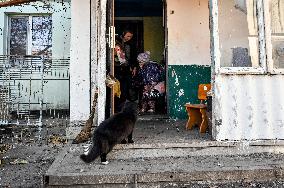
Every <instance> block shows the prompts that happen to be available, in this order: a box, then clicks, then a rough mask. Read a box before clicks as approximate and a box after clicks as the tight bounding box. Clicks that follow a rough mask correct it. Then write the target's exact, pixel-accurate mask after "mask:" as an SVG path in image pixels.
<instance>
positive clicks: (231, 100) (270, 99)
mask: <svg viewBox="0 0 284 188" xmlns="http://www.w3.org/2000/svg"><path fill="white" fill-rule="evenodd" d="M215 78H216V79H215V89H214V91H215V98H214V103H213V105H214V118H215V126H216V127H215V128H216V129H215V137H216V139H217V140H243V139H248V140H251V139H284V99H283V94H284V76H283V75H272V76H269V75H216V77H215Z"/></svg>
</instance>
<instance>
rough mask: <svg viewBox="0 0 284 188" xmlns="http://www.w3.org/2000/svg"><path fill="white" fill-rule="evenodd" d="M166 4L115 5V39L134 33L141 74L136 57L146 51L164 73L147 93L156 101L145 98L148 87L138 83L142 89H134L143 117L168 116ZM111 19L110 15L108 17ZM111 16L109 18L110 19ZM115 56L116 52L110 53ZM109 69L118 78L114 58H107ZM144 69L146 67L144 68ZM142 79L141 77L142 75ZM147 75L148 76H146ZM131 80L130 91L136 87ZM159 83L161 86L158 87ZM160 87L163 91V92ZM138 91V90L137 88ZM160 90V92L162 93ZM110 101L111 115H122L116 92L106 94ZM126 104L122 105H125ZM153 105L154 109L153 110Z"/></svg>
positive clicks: (158, 0)
mask: <svg viewBox="0 0 284 188" xmlns="http://www.w3.org/2000/svg"><path fill="white" fill-rule="evenodd" d="M164 7H165V6H164V3H163V0H151V1H150V0H138V1H137V0H116V1H113V7H112V8H111V9H109V10H113V12H112V14H113V18H112V20H113V23H112V24H113V26H114V27H115V37H116V38H118V37H122V33H123V31H125V30H130V31H132V32H133V38H132V39H131V40H130V41H129V45H130V46H131V47H130V49H131V56H130V57H131V61H132V62H135V63H136V66H137V70H138V72H139V71H141V69H142V66H139V63H138V62H137V56H138V55H139V54H140V53H144V52H146V51H149V52H150V60H151V62H153V63H154V64H155V66H156V65H157V66H158V67H159V69H161V71H160V72H159V74H161V75H160V77H161V79H160V80H159V81H158V82H155V83H154V84H152V86H151V87H152V89H151V91H149V90H148V91H146V92H148V93H150V95H151V94H152V93H153V92H155V93H154V96H155V97H153V98H151V99H150V98H146V97H145V88H146V87H145V86H146V85H143V83H142V82H140V81H139V85H140V86H139V87H137V88H135V90H136V92H137V94H136V95H137V101H138V102H139V111H140V113H139V114H140V115H141V116H153V115H155V116H165V115H167V106H168V105H167V103H168V102H167V93H166V89H165V87H166V85H167V84H166V83H167V79H166V75H167V74H166V72H167V63H166V49H165V46H166V45H165V43H166V40H165V24H164V23H166V22H165V21H164V19H165V18H164V14H163V13H164ZM109 15H110V14H109ZM109 15H108V16H109ZM107 51H108V52H110V53H113V54H112V55H114V54H115V50H107ZM108 61H112V62H110V63H109V65H110V67H109V68H108V72H112V71H111V70H113V72H112V73H113V75H115V71H116V69H115V68H114V64H115V63H114V61H115V58H108ZM144 68H145V66H144ZM139 75H140V74H139ZM147 75H148V74H147ZM119 81H120V82H122V83H120V85H123V84H124V83H123V82H124V80H119ZM132 82H134V81H133V80H132V77H131V78H130V84H129V87H133V84H132ZM158 83H159V84H158ZM160 86H162V87H163V88H162V89H160ZM135 87H136V86H135ZM159 89H160V90H159ZM107 94H108V95H109V96H110V97H107V99H111V100H109V101H108V102H109V103H107V104H109V105H108V106H107V109H111V110H110V112H111V113H110V114H112V113H114V112H117V111H119V110H120V109H119V108H120V107H121V105H120V104H119V102H118V101H119V100H116V98H117V97H116V96H114V93H113V92H108V93H107ZM122 102H123V101H122ZM153 105H154V107H153Z"/></svg>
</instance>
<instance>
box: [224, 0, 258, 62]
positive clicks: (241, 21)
mask: <svg viewBox="0 0 284 188" xmlns="http://www.w3.org/2000/svg"><path fill="white" fill-rule="evenodd" d="M218 7H219V37H220V53H221V59H220V61H221V62H220V63H221V66H222V67H255V68H257V67H259V53H258V29H257V28H258V26H257V19H256V10H257V8H256V0H219V1H218Z"/></svg>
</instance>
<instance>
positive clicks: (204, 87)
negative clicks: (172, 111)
mask: <svg viewBox="0 0 284 188" xmlns="http://www.w3.org/2000/svg"><path fill="white" fill-rule="evenodd" d="M210 90H211V84H199V85H198V99H199V100H200V104H185V105H184V106H185V108H186V111H187V114H188V121H187V124H186V129H187V130H188V129H192V128H193V126H194V125H198V126H199V131H200V133H205V132H206V129H207V127H208V117H207V113H206V110H207V105H206V104H202V103H203V101H204V100H206V99H207V92H208V91H210Z"/></svg>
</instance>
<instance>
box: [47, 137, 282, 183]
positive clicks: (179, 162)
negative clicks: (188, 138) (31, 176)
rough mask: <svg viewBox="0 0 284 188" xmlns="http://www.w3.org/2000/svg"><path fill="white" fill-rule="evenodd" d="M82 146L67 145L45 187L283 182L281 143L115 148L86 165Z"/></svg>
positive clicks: (158, 144) (208, 143)
mask: <svg viewBox="0 0 284 188" xmlns="http://www.w3.org/2000/svg"><path fill="white" fill-rule="evenodd" d="M81 153H83V146H82V145H70V146H68V147H66V148H65V149H64V151H63V152H62V153H61V154H60V155H59V156H58V157H57V159H56V160H55V161H54V163H53V164H52V166H51V167H50V168H49V170H48V171H47V173H46V175H45V185H46V187H64V186H68V187H157V186H158V187H159V186H161V187H173V186H177V187H182V186H185V187H187V186H186V185H192V184H194V183H197V184H200V183H201V182H207V183H208V182H213V183H214V182H215V183H216V182H236V181H240V180H241V181H273V180H279V179H282V180H284V144H283V142H282V141H279V142H277V143H275V142H274V144H273V143H272V142H271V143H270V144H269V142H263V144H262V143H261V142H257V143H249V144H247V143H246V144H244V143H241V144H240V143H234V142H229V143H226V142H214V141H206V142H197V143H155V144H131V145H118V146H117V147H116V148H115V149H114V150H113V151H112V152H110V153H109V154H108V160H109V162H110V163H109V164H108V165H102V164H101V163H100V161H99V159H97V160H95V161H94V162H92V163H90V164H85V163H84V162H82V161H81V160H80V159H79V155H80V154H81Z"/></svg>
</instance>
